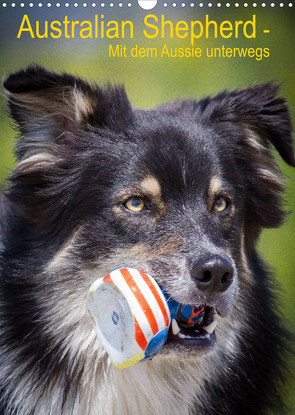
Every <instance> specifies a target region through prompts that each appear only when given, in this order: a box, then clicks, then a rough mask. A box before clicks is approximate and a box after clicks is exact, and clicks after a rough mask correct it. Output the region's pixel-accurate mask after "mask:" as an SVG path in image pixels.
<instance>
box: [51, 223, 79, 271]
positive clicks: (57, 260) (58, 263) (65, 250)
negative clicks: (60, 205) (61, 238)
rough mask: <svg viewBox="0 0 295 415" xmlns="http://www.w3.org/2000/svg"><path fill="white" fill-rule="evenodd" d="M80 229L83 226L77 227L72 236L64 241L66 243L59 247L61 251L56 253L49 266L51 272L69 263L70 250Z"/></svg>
mask: <svg viewBox="0 0 295 415" xmlns="http://www.w3.org/2000/svg"><path fill="white" fill-rule="evenodd" d="M80 229H81V228H79V229H77V230H76V231H75V232H74V233H73V234H72V236H71V237H70V238H69V239H68V240H67V241H66V242H65V243H64V245H63V246H62V247H61V248H60V249H59V251H58V252H57V253H56V254H55V255H54V257H53V258H52V260H51V261H50V262H49V265H48V267H47V269H48V271H49V272H52V271H55V270H58V269H59V268H61V267H63V266H64V265H66V264H67V261H68V257H69V252H70V250H71V248H72V247H73V245H74V243H75V240H76V239H77V236H78V234H79V233H80Z"/></svg>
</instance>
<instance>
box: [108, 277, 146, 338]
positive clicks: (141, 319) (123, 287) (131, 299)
mask: <svg viewBox="0 0 295 415" xmlns="http://www.w3.org/2000/svg"><path fill="white" fill-rule="evenodd" d="M110 275H111V279H112V280H113V281H114V284H115V285H116V286H117V287H118V288H119V289H120V291H121V292H122V294H123V296H124V297H125V298H126V300H127V302H128V304H129V305H130V308H131V312H132V314H134V316H135V317H136V320H137V322H138V324H139V326H140V328H141V330H142V332H143V334H144V336H145V338H146V340H147V342H149V341H150V340H151V339H152V337H153V336H154V334H153V331H152V329H151V326H150V323H149V322H148V319H147V317H146V315H145V314H144V312H143V310H142V308H141V306H140V305H139V302H138V301H137V299H136V297H135V295H134V293H133V292H132V290H131V289H130V287H129V286H128V284H127V282H126V281H125V279H124V277H123V275H122V274H121V272H120V269H116V270H114V271H112V272H111V274H110Z"/></svg>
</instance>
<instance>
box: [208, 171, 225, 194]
mask: <svg viewBox="0 0 295 415" xmlns="http://www.w3.org/2000/svg"><path fill="white" fill-rule="evenodd" d="M221 187H222V180H221V178H220V177H219V176H213V177H212V178H211V180H210V183H209V195H210V197H212V198H213V197H214V196H215V195H216V194H218V193H219V192H220V190H221Z"/></svg>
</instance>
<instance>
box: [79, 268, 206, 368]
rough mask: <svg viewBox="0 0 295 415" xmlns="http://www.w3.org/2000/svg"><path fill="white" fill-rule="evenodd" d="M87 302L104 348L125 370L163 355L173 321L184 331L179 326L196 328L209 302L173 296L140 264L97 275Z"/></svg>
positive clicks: (118, 365) (113, 361) (172, 327)
mask: <svg viewBox="0 0 295 415" xmlns="http://www.w3.org/2000/svg"><path fill="white" fill-rule="evenodd" d="M87 306H88V312H89V314H90V316H91V320H92V322H93V324H94V327H95V330H96V333H97V336H98V338H99V340H100V342H101V344H102V346H103V347H104V349H105V350H106V352H107V353H108V355H109V357H110V359H111V361H112V363H113V364H114V365H115V366H117V367H120V368H124V367H128V366H131V365H133V364H134V363H137V362H139V361H141V360H145V359H150V358H152V357H153V356H154V355H155V354H157V353H158V352H159V351H160V350H161V348H162V347H163V346H164V344H165V342H166V340H167V337H168V332H169V327H170V325H171V321H172V325H171V329H172V332H175V330H176V328H178V330H180V329H179V326H178V324H180V326H181V327H192V326H194V325H195V324H197V323H201V321H202V319H203V316H204V305H199V306H194V305H189V304H187V305H184V304H180V303H178V302H177V301H175V300H171V299H170V298H169V297H168V296H167V294H166V293H165V292H164V291H162V290H161V288H160V286H159V285H158V284H157V282H156V281H155V280H154V278H153V277H151V276H150V275H149V274H147V273H145V272H143V271H140V270H137V269H134V268H117V269H115V270H113V271H111V272H110V273H109V274H108V275H106V276H105V277H104V278H99V279H97V280H96V281H95V282H94V283H93V284H92V285H91V287H90V289H89V293H88V296H87ZM176 321H177V322H178V323H176ZM175 323H176V324H175ZM175 327H176V328H175Z"/></svg>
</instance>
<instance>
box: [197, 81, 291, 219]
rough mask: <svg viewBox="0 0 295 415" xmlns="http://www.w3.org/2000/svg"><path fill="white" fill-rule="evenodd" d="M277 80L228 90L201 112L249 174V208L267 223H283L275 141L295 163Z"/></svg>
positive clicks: (203, 104) (204, 104)
mask: <svg viewBox="0 0 295 415" xmlns="http://www.w3.org/2000/svg"><path fill="white" fill-rule="evenodd" d="M277 92H278V86H277V85H275V84H273V83H268V84H262V85H257V86H254V87H249V88H246V89H243V90H238V91H233V92H222V93H220V94H219V95H217V96H216V97H214V98H213V99H211V100H210V99H208V98H207V99H204V100H203V102H202V101H201V102H200V108H201V113H202V115H201V117H202V118H203V119H204V118H205V119H206V121H207V122H208V121H209V123H210V125H211V126H212V125H213V126H214V125H215V128H216V129H217V131H218V133H219V134H220V135H222V136H223V137H224V139H225V141H226V146H228V149H229V151H230V150H231V151H233V152H234V157H235V158H236V160H237V162H238V166H239V167H240V168H241V169H242V172H243V173H244V176H245V187H246V189H247V195H248V200H247V203H248V206H247V212H250V217H251V220H254V221H255V222H256V223H258V224H259V225H260V226H263V227H277V226H279V225H281V223H282V220H283V218H284V212H283V211H282V208H281V205H282V204H281V201H282V200H281V196H282V191H283V190H284V186H283V182H282V179H281V175H280V171H279V169H278V166H277V164H276V162H275V159H274V157H273V155H272V151H271V144H272V145H273V146H274V147H275V148H276V150H277V151H278V152H279V154H280V155H281V157H282V158H283V159H284V160H285V161H286V162H287V163H288V164H289V165H291V166H295V159H294V152H293V138H292V123H291V117H290V113H289V110H288V106H287V104H286V101H285V99H283V98H280V97H277Z"/></svg>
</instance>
